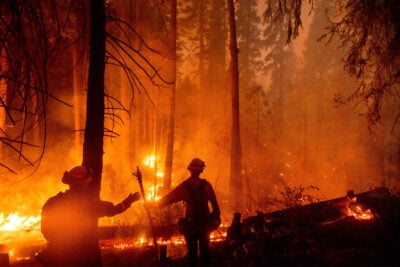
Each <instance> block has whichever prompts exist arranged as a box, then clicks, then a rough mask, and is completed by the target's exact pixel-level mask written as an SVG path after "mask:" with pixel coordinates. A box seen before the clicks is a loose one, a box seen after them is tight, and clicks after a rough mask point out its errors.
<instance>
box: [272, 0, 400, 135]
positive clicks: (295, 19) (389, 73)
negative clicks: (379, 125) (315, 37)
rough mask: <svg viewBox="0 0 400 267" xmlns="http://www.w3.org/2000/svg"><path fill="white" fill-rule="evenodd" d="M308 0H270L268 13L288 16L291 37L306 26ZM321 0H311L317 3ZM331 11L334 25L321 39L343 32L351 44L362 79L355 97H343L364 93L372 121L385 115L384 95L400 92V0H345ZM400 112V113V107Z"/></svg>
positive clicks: (350, 56) (351, 68) (353, 69)
mask: <svg viewBox="0 0 400 267" xmlns="http://www.w3.org/2000/svg"><path fill="white" fill-rule="evenodd" d="M303 2H304V1H302V0H290V1H285V0H268V1H267V9H266V12H265V16H266V18H267V19H269V20H270V21H275V22H279V21H284V20H283V18H287V22H286V25H287V33H288V38H287V40H288V42H290V41H291V40H292V38H295V37H297V36H298V34H299V28H300V27H301V26H302V20H301V12H302V4H303ZM316 2H318V0H310V1H309V4H310V6H311V9H312V8H313V5H314V3H316ZM334 3H335V5H334V8H333V10H331V12H328V15H329V17H330V26H329V27H328V28H327V31H326V32H325V34H323V35H322V36H321V40H326V41H328V42H329V41H330V40H331V39H332V38H333V37H337V38H338V39H339V42H341V43H342V46H343V48H344V49H345V55H344V56H343V59H344V66H345V68H346V70H347V71H348V72H349V73H350V74H351V75H352V76H354V77H355V78H356V79H357V81H358V87H357V88H356V90H355V91H354V92H351V93H350V96H349V97H342V96H338V97H337V101H338V102H343V101H344V102H346V101H349V100H355V99H361V100H363V101H364V102H365V104H366V106H367V108H368V112H367V114H366V115H367V118H368V122H369V126H370V127H373V126H375V123H376V122H379V121H380V119H381V109H382V105H383V104H384V103H383V96H385V95H390V94H393V93H394V94H395V95H396V94H397V91H398V90H399V83H400V75H399V73H400V63H399V62H400V56H399V54H400V52H399V51H400V20H399V16H398V14H399V11H400V2H399V1H396V0H379V1H363V0H339V1H334ZM399 115H400V113H399Z"/></svg>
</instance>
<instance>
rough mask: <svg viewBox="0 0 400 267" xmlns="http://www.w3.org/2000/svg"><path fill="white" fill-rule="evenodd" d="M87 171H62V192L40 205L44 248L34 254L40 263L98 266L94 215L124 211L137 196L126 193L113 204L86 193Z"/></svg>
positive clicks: (99, 256)
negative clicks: (66, 187) (63, 184)
mask: <svg viewBox="0 0 400 267" xmlns="http://www.w3.org/2000/svg"><path fill="white" fill-rule="evenodd" d="M91 179H92V175H91V172H90V171H89V170H88V169H87V168H85V167H82V166H77V167H74V168H72V169H71V170H70V171H66V172H64V175H63V177H62V182H63V183H65V184H67V185H68V186H69V189H68V190H67V191H65V192H60V193H58V194H57V195H55V196H53V197H51V198H50V199H49V200H47V202H46V203H45V204H44V206H43V208H42V221H41V231H42V233H43V236H44V237H45V239H46V240H47V242H48V243H47V248H46V249H45V250H43V251H41V252H40V253H38V254H37V255H36V258H37V260H38V261H39V262H41V263H42V264H43V265H44V266H102V259H101V251H100V247H99V243H98V227H97V223H98V218H100V217H104V216H109V217H111V216H114V215H116V214H119V213H122V212H124V211H125V210H126V209H128V208H129V207H130V206H131V204H132V203H133V202H135V201H137V200H139V198H140V194H139V192H135V193H133V194H132V193H131V194H129V195H128V196H127V197H126V198H125V199H124V200H123V201H122V202H121V203H119V204H117V205H114V204H113V203H111V202H108V201H102V200H100V199H99V197H95V196H91V195H89V194H88V193H87V187H88V184H89V182H90V180H91Z"/></svg>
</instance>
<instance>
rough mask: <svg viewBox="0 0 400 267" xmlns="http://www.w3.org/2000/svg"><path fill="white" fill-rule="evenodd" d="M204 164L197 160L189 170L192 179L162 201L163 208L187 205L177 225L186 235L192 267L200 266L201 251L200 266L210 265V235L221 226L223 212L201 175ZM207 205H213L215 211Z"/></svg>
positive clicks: (191, 163) (176, 188)
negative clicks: (175, 204)
mask: <svg viewBox="0 0 400 267" xmlns="http://www.w3.org/2000/svg"><path fill="white" fill-rule="evenodd" d="M204 168H205V163H204V161H202V160H201V159H199V158H194V159H193V160H192V161H191V162H190V164H189V165H188V167H187V169H188V170H189V172H190V177H189V178H187V179H186V180H185V181H183V182H182V183H181V184H179V185H178V186H177V187H175V188H174V189H173V190H172V191H171V192H169V193H168V194H167V195H165V196H164V197H163V198H162V199H161V200H160V201H159V202H158V206H159V207H160V208H162V207H165V206H168V205H170V204H172V203H176V202H179V201H183V202H184V203H185V206H186V212H185V217H184V218H181V219H180V220H179V222H178V226H179V228H180V232H181V234H183V235H184V237H185V241H186V246H187V250H188V260H189V263H190V264H191V265H196V264H197V260H198V259H197V251H198V248H199V250H200V264H202V265H209V264H211V254H210V248H209V243H210V233H211V231H213V230H216V229H217V228H218V226H219V225H220V223H221V219H220V209H219V205H218V202H217V198H216V195H215V192H214V189H213V187H212V185H211V184H210V183H209V182H208V181H207V180H206V179H203V178H200V174H201V173H202V172H203V170H204ZM208 203H210V204H211V207H212V212H210V210H209V206H208Z"/></svg>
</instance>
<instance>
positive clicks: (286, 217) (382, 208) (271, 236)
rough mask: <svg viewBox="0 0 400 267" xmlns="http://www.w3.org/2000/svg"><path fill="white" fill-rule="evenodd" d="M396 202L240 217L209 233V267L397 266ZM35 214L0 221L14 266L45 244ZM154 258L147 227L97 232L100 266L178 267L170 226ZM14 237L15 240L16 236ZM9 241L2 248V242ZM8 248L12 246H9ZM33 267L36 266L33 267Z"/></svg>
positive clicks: (381, 191)
mask: <svg viewBox="0 0 400 267" xmlns="http://www.w3.org/2000/svg"><path fill="white" fill-rule="evenodd" d="M399 221H400V198H399V196H398V194H397V195H396V194H393V193H391V192H390V191H389V190H388V189H387V188H385V187H380V188H376V189H373V190H370V191H367V192H363V193H359V194H355V193H354V192H353V191H352V190H349V191H348V192H347V194H346V195H345V196H343V197H340V198H336V199H331V200H327V201H319V202H316V203H311V204H307V205H304V206H298V207H292V208H288V209H283V210H277V211H274V212H269V213H264V212H261V211H260V212H258V213H257V214H256V215H254V216H250V217H246V218H242V216H241V214H240V213H235V214H232V222H231V224H230V225H221V227H220V228H219V229H218V230H217V231H215V232H213V233H212V234H211V243H212V249H213V255H214V258H213V263H214V264H215V265H228V266H229V265H230V266H232V265H237V264H239V265H244V266H249V265H259V264H275V265H296V264H324V265H331V264H383V265H386V264H391V265H392V264H397V263H399V262H400V257H399V256H398V255H397V254H398V253H396V248H397V247H398V245H399V242H400V241H399V230H398V229H397V225H398V222H399ZM39 223H40V216H39V217H35V216H21V215H19V214H17V213H16V214H11V215H8V216H5V215H4V214H2V215H1V216H0V233H1V237H2V243H3V244H1V247H0V248H1V251H0V252H1V253H2V255H5V254H8V257H9V258H10V261H11V265H12V266H29V263H30V264H37V262H36V261H35V257H34V254H35V252H37V251H38V250H40V249H41V248H43V246H44V245H45V243H44V240H43V238H41V236H40V234H39V233H40V232H39ZM154 230H155V234H156V236H157V244H158V247H159V250H160V251H159V252H158V253H159V254H158V255H154V252H153V250H152V248H153V247H154V243H153V239H152V237H151V236H152V234H153V233H151V229H150V227H149V226H146V225H129V226H128V225H123V226H121V225H119V226H107V227H105V226H103V227H100V234H101V241H100V246H101V248H102V252H103V256H104V258H105V260H104V263H105V266H113V264H118V265H122V266H124V265H129V264H141V265H143V266H146V265H148V266H149V265H151V264H154V263H155V262H160V261H162V262H163V263H171V264H176V265H178V266H179V265H180V264H182V260H181V259H183V258H184V256H185V246H184V242H185V241H184V239H183V237H182V236H180V235H179V232H178V229H177V227H176V225H163V226H156V227H155V229H154ZM18 235H19V238H16V236H18ZM7 242H8V244H7ZM13 246H14V247H13ZM36 266H39V265H36Z"/></svg>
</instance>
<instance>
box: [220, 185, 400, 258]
mask: <svg viewBox="0 0 400 267" xmlns="http://www.w3.org/2000/svg"><path fill="white" fill-rule="evenodd" d="M399 219H400V198H399V197H398V196H393V195H391V194H390V192H389V190H388V189H387V188H385V187H380V188H377V189H374V190H371V191H367V192H363V193H360V194H354V192H353V191H352V190H349V191H348V192H347V195H346V196H344V197H340V198H336V199H331V200H327V201H321V202H317V203H311V204H308V205H304V206H296V207H292V208H288V209H284V210H278V211H274V212H270V213H262V212H258V214H257V215H255V216H252V217H249V218H245V219H243V220H241V219H240V214H235V215H234V219H233V221H232V225H231V226H230V228H229V229H228V235H227V238H226V243H225V246H226V248H225V251H226V253H227V254H228V255H230V257H231V261H232V263H239V264H246V265H248V264H252V265H265V264H285V265H291V264H296V265H298V264H300V265H308V264H313V265H314V264H317V265H326V264H347V265H350V264H380V265H382V263H388V264H394V263H399V262H400V257H399V255H398V252H397V251H395V250H396V249H395V248H397V247H398V245H399V243H400V241H399V240H400V234H399V230H398V226H397V225H398V222H399Z"/></svg>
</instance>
